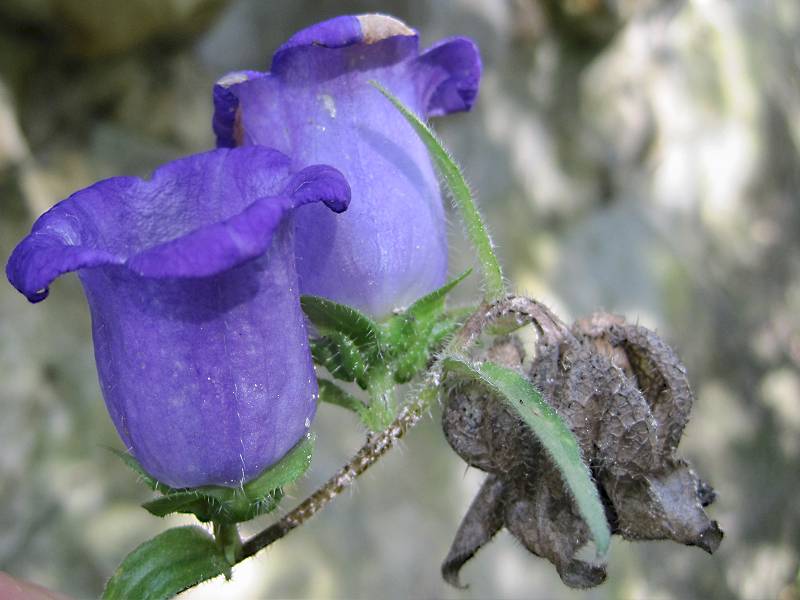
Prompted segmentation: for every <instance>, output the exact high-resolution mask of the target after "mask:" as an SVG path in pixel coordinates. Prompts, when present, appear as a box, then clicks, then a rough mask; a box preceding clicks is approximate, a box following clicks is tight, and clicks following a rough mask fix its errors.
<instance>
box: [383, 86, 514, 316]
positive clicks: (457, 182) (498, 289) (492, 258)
mask: <svg viewBox="0 0 800 600" xmlns="http://www.w3.org/2000/svg"><path fill="white" fill-rule="evenodd" d="M370 83H371V84H372V85H373V86H375V88H377V89H378V91H380V92H381V93H382V94H383V95H384V96H386V98H388V99H389V101H390V102H391V103H392V104H394V105H395V107H396V108H397V110H399V111H400V112H401V113H402V115H403V116H404V117H405V118H406V120H407V121H408V122H409V123H410V124H411V126H412V127H413V128H414V130H415V131H416V132H417V135H419V137H420V139H421V140H422V142H423V143H424V144H425V146H426V147H427V148H428V152H430V154H431V157H432V159H433V162H434V164H435V165H436V168H437V169H438V171H439V173H440V174H441V176H442V179H444V181H445V183H446V184H447V188H448V189H449V190H450V193H451V194H452V196H453V200H454V202H455V205H456V208H457V209H458V211H459V212H460V213H461V217H462V219H463V220H464V228H465V229H466V231H467V237H468V238H469V241H470V242H471V243H472V245H473V247H474V248H475V252H476V253H477V255H478V260H479V262H480V264H481V269H482V270H483V279H484V284H485V286H486V293H485V300H486V301H487V302H493V301H495V300H499V299H500V298H502V297H503V296H504V295H505V283H504V282H503V271H502V269H501V268H500V262H499V261H498V260H497V255H495V253H494V246H493V244H492V240H491V238H490V237H489V232H488V231H487V229H486V225H485V224H484V223H483V219H482V218H481V215H480V213H479V212H478V208H477V207H476V206H475V201H474V200H473V199H472V193H471V192H470V189H469V186H468V185H467V182H466V180H465V179H464V175H463V174H462V173H461V170H460V169H459V168H458V165H457V164H456V163H455V161H454V160H453V159H452V158H451V157H450V155H449V154H448V153H447V150H445V148H444V146H443V145H442V143H441V142H440V141H439V139H438V138H437V137H436V135H435V134H434V133H433V131H432V130H431V129H430V127H428V126H427V125H426V124H425V123H424V122H423V121H422V120H421V119H420V118H419V117H418V116H417V115H415V114H414V113H413V112H412V111H411V110H410V109H409V108H408V107H406V106H405V105H404V104H403V103H402V102H401V101H400V100H399V99H398V98H396V97H395V96H394V95H393V94H392V93H391V92H389V91H388V90H387V89H386V88H384V87H383V86H382V85H381V84H380V83H378V82H377V81H371V82H370Z"/></svg>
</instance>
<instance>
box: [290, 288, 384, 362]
mask: <svg viewBox="0 0 800 600" xmlns="http://www.w3.org/2000/svg"><path fill="white" fill-rule="evenodd" d="M300 305H301V306H302V308H303V312H304V313H305V314H306V316H307V317H308V318H309V320H310V321H311V323H313V324H314V326H315V327H316V328H317V329H318V330H319V332H320V333H321V334H322V335H328V334H331V333H341V334H344V335H345V336H347V337H348V338H350V339H351V340H352V341H353V342H354V343H355V345H356V346H357V347H358V348H359V349H360V350H362V351H365V350H369V349H371V348H374V347H375V346H376V345H377V343H378V324H377V323H375V321H373V320H372V319H370V318H369V317H368V316H367V315H365V314H363V313H362V312H360V311H358V310H356V309H355V308H353V307H351V306H347V305H345V304H339V303H338V302H334V301H333V300H328V299H327V298H321V297H319V296H301V297H300Z"/></svg>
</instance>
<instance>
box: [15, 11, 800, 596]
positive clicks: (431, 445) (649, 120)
mask: <svg viewBox="0 0 800 600" xmlns="http://www.w3.org/2000/svg"><path fill="white" fill-rule="evenodd" d="M370 11H381V12H388V13H392V14H394V15H396V16H398V17H400V18H402V19H404V20H406V21H407V22H408V23H409V24H411V25H412V26H414V27H416V28H418V29H419V30H420V32H421V35H422V39H423V43H424V44H426V45H427V44H430V43H432V42H434V41H436V40H437V39H439V38H442V37H445V36H450V35H468V36H471V37H473V38H475V39H476V40H477V41H478V43H479V44H480V46H481V49H482V52H483V58H484V63H485V76H484V79H483V83H482V87H481V93H480V98H479V101H478V103H477V106H476V108H475V110H474V111H473V112H472V113H471V114H466V115H458V116H455V117H450V118H447V119H444V120H441V121H439V122H437V123H435V125H436V127H437V129H438V130H439V131H440V133H441V134H442V135H443V136H444V138H445V140H446V142H447V143H448V145H449V147H450V148H451V149H452V151H453V153H454V154H455V156H456V157H457V158H458V159H459V160H460V162H461V163H462V165H463V166H464V167H465V170H466V173H467V174H468V177H469V178H470V180H471V183H472V185H473V187H474V189H475V190H476V191H477V193H478V196H479V200H480V203H481V206H482V207H483V211H484V213H485V214H486V217H487V219H488V221H489V223H490V225H491V228H492V230H493V232H494V236H495V240H496V242H497V244H498V247H499V251H500V253H501V255H502V259H503V261H504V264H505V265H506V267H507V272H508V275H509V277H510V279H511V280H512V281H513V282H514V286H515V288H516V290H517V291H520V292H526V293H528V294H531V295H534V296H536V297H538V298H540V299H543V300H545V301H546V302H548V303H549V304H550V305H551V306H552V307H553V308H554V309H555V310H556V311H557V312H559V313H560V314H561V316H562V317H563V318H564V319H565V320H571V319H573V318H575V317H578V316H581V315H584V314H587V313H589V312H591V311H593V310H595V309H601V308H602V309H605V310H609V311H613V312H617V313H622V314H625V315H627V316H628V317H629V318H630V319H632V320H638V321H639V322H641V323H643V324H645V325H648V326H650V327H653V328H656V329H657V330H658V331H659V332H660V333H661V334H662V335H663V336H664V337H665V338H666V339H668V340H669V341H670V342H671V343H672V344H673V345H674V346H675V347H676V348H677V349H678V350H679V352H680V353H681V355H682V357H683V359H684V361H685V363H686V364H687V366H688V368H689V372H690V375H691V378H692V381H693V382H694V386H695V390H696V392H697V402H696V405H695V410H694V419H693V421H692V423H691V424H690V426H689V428H688V430H687V433H686V435H685V437H684V441H683V444H682V446H681V449H682V453H684V454H685V455H687V456H688V457H690V458H691V460H692V461H693V462H694V464H695V466H696V467H697V470H698V471H699V473H700V474H701V476H702V477H704V478H706V479H708V480H710V481H711V482H712V483H713V484H714V486H715V487H716V488H717V490H718V492H719V500H718V502H717V504H715V505H714V506H713V507H712V508H711V510H710V512H711V514H712V515H713V516H714V518H716V519H718V520H719V521H720V523H721V525H722V527H723V528H724V529H725V532H726V538H725V540H724V542H723V544H722V547H721V549H720V551H719V553H718V554H716V555H714V556H707V555H705V554H704V553H703V552H701V551H700V550H698V549H696V548H684V547H681V546H678V545H675V544H672V543H638V544H632V543H627V542H622V541H619V540H615V542H614V544H613V547H612V552H611V556H610V568H609V580H608V582H607V583H606V584H604V585H603V586H601V587H599V588H597V589H594V590H592V591H590V592H584V593H581V592H575V591H571V590H568V589H567V588H565V587H563V586H562V584H561V583H560V580H559V579H558V577H557V575H556V573H555V571H554V570H553V569H552V567H551V566H550V565H549V564H548V563H546V562H545V561H542V560H537V559H535V558H533V557H531V556H530V555H528V554H527V553H526V552H525V551H524V550H523V549H522V548H521V547H519V546H518V545H517V544H516V543H515V542H513V541H512V539H511V537H510V536H509V535H508V534H507V533H505V532H503V533H502V534H500V535H499V536H498V538H497V540H496V541H495V542H494V543H493V544H491V545H490V546H489V547H487V548H486V549H484V550H483V551H481V553H480V554H479V555H478V556H477V557H476V558H475V559H474V560H473V561H472V562H471V563H470V564H469V565H468V566H467V567H466V568H465V569H464V572H463V580H464V581H466V582H468V583H469V584H470V588H469V589H468V590H465V591H459V590H456V589H453V588H449V587H447V586H446V585H445V584H444V583H443V582H442V581H441V579H440V576H439V564H440V561H441V560H442V558H443V557H444V556H445V554H446V552H447V549H448V547H449V544H450V542H451V540H452V537H453V535H454V534H455V531H456V528H457V525H458V523H459V522H460V519H461V517H462V515H463V513H464V512H465V511H466V508H467V505H468V503H469V501H470V500H471V499H472V497H473V495H474V492H475V491H476V490H477V487H478V486H479V484H480V482H481V480H482V474H481V473H480V472H477V471H475V470H471V469H469V470H468V469H466V468H465V467H464V465H463V463H462V462H461V461H460V459H458V458H457V457H456V456H455V454H453V453H452V452H451V451H450V449H449V447H448V446H447V444H446V443H445V441H444V439H443V437H442V435H441V432H440V429H439V424H438V414H433V415H432V418H430V419H428V420H427V422H426V423H425V424H424V425H422V426H420V427H419V428H418V429H417V430H415V431H413V432H412V433H411V434H410V436H409V438H408V439H407V441H406V443H405V445H404V447H403V449H402V450H400V451H397V452H395V453H394V454H393V455H391V456H389V457H388V458H387V459H386V460H385V461H383V463H382V464H380V465H379V466H377V467H376V468H375V469H373V470H372V471H371V472H369V473H368V474H367V475H366V476H365V477H364V478H363V479H362V480H360V481H359V482H358V484H357V485H356V486H355V488H354V490H353V492H352V493H345V494H344V495H343V496H342V497H340V498H339V499H338V500H336V501H335V502H334V504H333V505H332V506H331V507H329V509H327V510H326V511H325V512H324V513H322V514H321V515H319V516H318V517H316V518H315V519H314V520H313V521H311V522H310V523H309V524H307V525H306V526H304V527H303V528H302V529H301V530H299V531H296V532H294V533H293V534H292V535H291V536H289V537H288V538H287V539H285V540H282V541H281V542H279V543H278V544H276V545H275V546H273V547H272V548H270V549H269V550H268V551H267V552H265V553H263V554H262V555H260V556H259V557H258V558H256V559H254V560H250V561H248V562H246V563H244V564H242V565H240V566H239V567H237V568H236V569H235V576H234V579H233V581H232V582H230V583H225V582H216V581H215V582H211V583H209V584H205V585H203V586H201V587H199V588H197V589H196V590H194V591H192V592H190V593H187V594H185V597H186V598H194V599H204V598H208V599H211V598H219V597H231V598H233V597H236V598H258V597H280V598H307V597H316V598H329V597H339V598H345V597H346V598H373V597H379V598H405V597H447V598H496V597H502V598H547V599H550V598H578V597H580V598H592V599H595V598H596V599H605V598H608V599H611V598H626V599H627V598H632V599H633V598H648V599H653V598H679V599H683V598H704V599H706V598H742V599H762V598H780V599H781V600H790V599H796V598H798V594H799V592H798V590H797V588H795V587H794V586H795V584H794V582H795V580H796V577H797V574H798V562H799V561H800V502H798V501H797V497H798V495H800V371H799V370H798V365H799V364H800V235H798V234H800V208H799V207H798V194H800V3H798V2H797V0H686V1H678V0H452V1H451V0H437V1H435V2H433V1H428V2H424V1H422V0H413V1H399V0H386V1H383V2H368V1H360V2H356V1H350V0H337V1H336V2H334V1H333V0H330V1H312V0H273V1H271V2H263V1H259V0H230V1H226V0H2V2H0V255H2V259H3V261H5V259H6V257H7V256H8V254H9V252H10V251H11V249H12V247H13V245H14V244H15V243H16V241H17V240H18V239H19V238H20V237H21V236H22V235H23V234H24V233H25V232H27V230H28V228H29V226H30V224H31V222H32V220H33V219H34V218H35V217H36V216H38V215H39V214H40V213H41V212H43V211H44V210H46V209H47V208H48V207H49V206H51V205H52V204H53V203H55V202H56V201H58V200H60V199H62V198H64V197H65V196H66V195H68V194H69V193H70V192H71V191H73V190H75V189H77V188H79V187H82V186H85V185H88V184H90V183H92V182H93V181H95V180H97V179H99V178H103V177H108V176H113V175H117V174H139V175H144V174H147V173H148V172H149V171H150V170H151V169H152V168H153V167H154V166H156V165H157V164H158V163H160V162H162V161H164V160H166V159H171V158H174V157H178V156H180V155H184V154H187V153H190V152H195V151H200V150H203V149H207V148H209V147H211V146H212V144H213V138H212V135H211V130H210V126H209V123H210V116H211V104H210V89H211V85H212V84H213V82H214V80H215V78H217V77H218V76H220V75H221V74H223V73H225V72H226V71H227V70H232V69H241V68H256V69H266V68H267V67H268V65H269V60H270V56H271V53H272V51H273V50H274V49H275V47H276V46H277V45H278V44H280V43H281V42H282V41H283V40H285V39H286V37H287V36H288V35H290V34H291V33H292V32H294V31H295V30H297V29H299V28H301V27H303V26H305V25H308V24H311V23H314V22H316V21H319V20H322V19H324V18H327V17H330V16H334V15H336V14H342V13H357V12H370ZM452 220H453V227H452V232H453V240H454V249H455V250H454V253H453V254H454V257H453V272H457V271H458V269H460V268H461V267H463V266H465V265H466V264H467V261H468V258H465V257H466V256H468V253H467V252H466V251H465V250H464V247H463V242H461V241H460V237H459V228H458V225H457V220H456V219H455V217H454V218H453V219H452ZM0 402H1V406H2V416H0V501H1V502H2V504H0V506H2V508H0V532H2V533H0V569H2V570H6V571H9V572H10V573H12V574H13V575H15V576H17V577H21V578H29V579H32V580H34V581H36V582H38V583H40V584H44V585H47V586H50V587H52V588H55V589H58V590H61V591H63V592H66V593H69V594H71V595H73V596H75V597H77V598H89V597H95V596H97V595H98V594H99V593H100V591H101V589H102V586H103V583H104V581H105V579H106V578H107V577H108V576H109V575H110V574H111V572H112V571H113V569H114V568H115V566H116V565H117V564H118V563H119V561H120V560H121V559H122V557H123V556H124V555H125V554H126V553H127V552H128V551H130V550H131V549H132V548H133V547H135V546H136V545H137V544H138V543H140V542H141V541H144V540H145V539H146V538H148V537H150V536H152V535H154V534H156V533H157V532H159V531H161V530H162V529H163V528H165V527H167V526H168V525H169V524H170V523H165V522H161V521H159V520H158V519H156V518H155V517H152V516H150V515H148V514H147V513H145V511H144V510H142V509H141V508H139V507H138V503H139V502H141V501H143V500H145V499H147V498H148V493H147V492H146V490H145V489H144V488H143V487H142V486H140V485H139V484H137V482H136V479H135V477H134V476H133V475H132V474H131V473H130V472H128V471H127V470H126V469H125V468H124V467H123V466H122V465H121V464H120V463H119V462H118V461H117V459H116V458H115V457H113V456H112V455H111V454H110V453H109V452H107V451H106V450H104V449H103V448H102V446H103V445H110V446H117V447H119V445H120V443H119V441H118V439H117V436H116V434H115V432H114V430H113V427H112V426H111V424H110V420H109V418H108V416H107V415H106V413H105V410H104V407H103V404H102V399H101V397H100V392H99V389H98V385H97V382H96V375H95V372H94V364H93V357H92V349H91V341H90V334H89V319H88V314H87V310H86V307H85V304H84V301H83V298H82V293H81V290H80V285H79V284H78V281H77V279H76V278H75V277H74V276H72V277H67V278H64V280H62V281H59V282H57V283H56V284H55V285H54V286H53V289H52V295H51V298H50V299H49V300H48V301H47V302H44V303H43V304H41V305H37V306H36V307H34V306H30V305H28V304H27V303H26V302H25V300H24V298H22V296H20V295H19V294H17V293H16V292H15V291H14V290H13V289H12V288H11V287H10V286H8V285H0ZM338 410H339V409H337V408H335V407H323V408H322V409H321V410H320V413H319V417H318V419H317V422H316V430H317V432H318V450H317V453H316V457H315V462H314V466H313V469H312V473H311V474H310V475H309V477H307V478H306V480H305V481H304V482H303V485H302V486H301V488H300V489H295V490H294V491H293V492H292V493H291V497H289V498H288V499H287V500H286V506H287V507H288V506H291V505H292V503H293V502H295V501H296V500H298V499H300V498H301V497H302V496H303V495H304V494H305V493H306V492H308V491H310V490H311V489H312V488H313V487H315V486H316V485H317V484H318V483H320V482H321V481H323V480H324V479H325V478H326V476H327V475H328V474H329V473H331V472H332V471H333V470H334V469H335V468H337V467H338V466H339V465H340V464H341V463H342V462H343V461H344V460H346V458H348V457H349V455H350V453H351V452H352V451H353V450H354V449H355V448H356V447H357V446H359V445H360V443H361V441H362V438H361V434H360V433H359V430H358V426H357V424H356V423H355V421H354V419H353V418H351V417H350V416H349V415H348V414H343V413H341V412H337V411H338ZM435 413H436V411H435ZM268 520H269V519H265V522H266V521H268ZM172 522H180V520H179V519H174V520H173V521H172ZM249 529H250V530H255V528H254V527H252V526H251V527H250V528H249Z"/></svg>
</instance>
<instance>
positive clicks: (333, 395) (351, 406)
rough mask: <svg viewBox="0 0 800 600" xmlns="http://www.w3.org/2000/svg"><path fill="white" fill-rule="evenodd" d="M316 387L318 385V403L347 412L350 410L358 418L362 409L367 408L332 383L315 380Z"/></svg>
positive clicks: (324, 380)
mask: <svg viewBox="0 0 800 600" xmlns="http://www.w3.org/2000/svg"><path fill="white" fill-rule="evenodd" d="M317 385H319V400H320V402H327V403H329V404H335V405H336V406H341V407H342V408H346V409H347V410H352V411H353V412H354V413H356V414H357V415H359V416H361V414H362V413H363V411H364V409H365V408H366V407H367V406H366V405H365V404H364V403H363V402H362V401H361V400H359V399H358V398H356V397H355V396H353V395H352V394H348V393H347V392H345V391H344V390H343V389H342V388H340V387H339V386H338V385H336V384H335V383H333V382H332V381H328V380H327V379H317Z"/></svg>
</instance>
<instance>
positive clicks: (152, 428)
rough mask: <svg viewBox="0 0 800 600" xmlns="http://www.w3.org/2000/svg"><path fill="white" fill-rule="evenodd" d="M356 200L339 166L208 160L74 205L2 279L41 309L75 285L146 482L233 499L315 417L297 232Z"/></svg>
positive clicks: (50, 215) (59, 213) (224, 157)
mask: <svg viewBox="0 0 800 600" xmlns="http://www.w3.org/2000/svg"><path fill="white" fill-rule="evenodd" d="M349 199H350V189H349V186H348V184H347V182H346V181H345V179H344V178H343V176H342V175H341V173H339V172H338V171H337V170H335V169H333V168H332V167H328V166H324V165H316V166H311V167H307V168H305V169H302V170H300V171H299V172H294V171H293V170H292V169H291V165H290V161H289V159H288V158H287V157H286V156H285V155H283V154H281V153H280V152H277V151H275V150H272V149H269V148H265V147H259V146H252V147H248V148H238V149H234V150H229V149H220V150H214V151H211V152H206V153H204V154H198V155H195V156H190V157H188V158H184V159H181V160H176V161H174V162H171V163H168V164H166V165H164V166H162V167H161V168H159V169H158V170H157V171H155V173H154V174H153V176H152V178H151V179H150V180H149V181H145V180H141V179H138V178H135V177H115V178H112V179H107V180H105V181H101V182H99V183H96V184H94V185H92V186H90V187H88V188H86V189H84V190H81V191H79V192H77V193H75V194H73V195H72V196H70V197H69V198H68V199H66V200H64V201H62V202H60V203H58V204H57V205H55V206H54V207H53V208H52V209H51V210H49V211H48V212H47V213H45V214H44V215H42V217H40V218H39V219H38V220H37V221H36V223H35V224H34V225H33V229H32V231H31V233H30V235H28V236H27V237H26V238H25V239H24V240H22V242H21V243H20V244H19V245H18V246H17V248H16V249H15V250H14V252H13V254H12V255H11V258H10V259H9V261H8V265H7V267H6V272H7V275H8V278H9V280H10V281H11V283H12V284H13V285H14V287H16V288H17V289H18V290H19V291H20V292H22V293H23V294H25V296H27V298H28V300H30V301H31V302H38V301H40V300H43V299H44V298H45V297H46V296H47V291H48V290H47V287H48V285H49V284H50V283H51V282H52V281H53V279H55V278H56V277H58V276H59V275H61V274H62V273H67V272H69V271H78V275H79V277H80V279H81V282H82V283H83V287H84V290H85V292H86V298H87V300H88V302H89V308H90V310H91V314H92V333H93V338H94V346H95V358H96V361H97V370H98V373H99V377H100V386H101V388H102V391H103V395H104V397H105V401H106V405H107V406H108V410H109V413H110V414H111V418H112V420H113V421H114V424H115V425H116V428H117V431H118V432H119V434H120V436H121V437H122V440H123V442H124V443H125V445H126V446H127V448H128V450H129V451H130V452H131V453H132V454H133V455H134V457H135V458H136V459H137V460H138V461H139V463H140V464H141V465H142V467H143V468H144V469H145V471H147V472H148V473H149V474H151V475H152V476H153V477H155V478H157V479H158V480H159V481H162V482H164V483H166V484H168V485H170V486H172V487H178V488H181V487H195V486H201V485H209V484H216V485H224V486H237V485H240V484H241V483H244V482H246V481H248V480H250V479H252V478H254V477H255V476H257V475H258V474H259V473H261V472H262V471H263V470H264V469H266V468H267V467H269V466H270V465H272V464H274V463H275V462H276V461H278V460H279V459H280V458H281V457H282V456H283V455H284V454H285V453H286V452H287V451H288V450H289V449H291V448H292V446H294V445H295V444H296V443H297V442H298V441H299V440H300V439H301V438H302V437H303V435H305V433H306V431H307V430H308V427H309V424H310V422H311V419H312V418H313V416H314V412H315V407H316V396H317V383H316V378H315V376H314V368H313V364H312V361H311V356H310V353H309V349H308V342H307V338H306V330H305V325H304V320H303V314H302V312H301V310H300V304H299V296H298V286H297V274H296V271H295V265H294V252H293V235H294V232H293V225H292V218H289V217H290V215H291V213H292V212H293V209H295V208H297V207H299V206H301V205H304V204H307V203H311V202H316V201H322V202H324V203H325V204H326V205H327V206H328V207H329V208H330V209H332V210H333V211H334V212H340V211H343V210H345V208H346V207H347V204H348V202H349Z"/></svg>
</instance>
